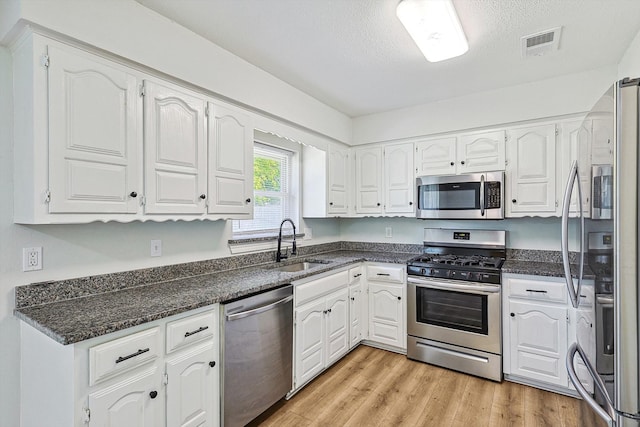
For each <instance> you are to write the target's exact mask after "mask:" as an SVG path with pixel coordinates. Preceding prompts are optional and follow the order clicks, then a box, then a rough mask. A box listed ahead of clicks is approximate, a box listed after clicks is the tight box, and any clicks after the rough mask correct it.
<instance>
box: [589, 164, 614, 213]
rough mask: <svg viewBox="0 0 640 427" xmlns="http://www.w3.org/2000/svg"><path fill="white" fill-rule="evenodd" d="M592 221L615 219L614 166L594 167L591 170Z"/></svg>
mask: <svg viewBox="0 0 640 427" xmlns="http://www.w3.org/2000/svg"><path fill="white" fill-rule="evenodd" d="M591 176H592V177H593V178H592V179H593V185H592V186H591V219H611V218H613V166H611V165H594V166H592V168H591Z"/></svg>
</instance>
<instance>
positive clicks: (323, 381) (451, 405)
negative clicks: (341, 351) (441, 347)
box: [250, 346, 579, 427]
mask: <svg viewBox="0 0 640 427" xmlns="http://www.w3.org/2000/svg"><path fill="white" fill-rule="evenodd" d="M578 405H579V401H578V400H577V399H573V398H571V397H567V396H562V395H559V394H555V393H549V392H545V391H541V390H538V389H535V388H532V387H527V386H523V385H520V384H515V383H511V382H508V381H503V382H502V383H495V382H493V381H488V380H484V379H480V378H476V377H474V376H470V375H465V374H461V373H458V372H454V371H450V370H447V369H442V368H438V367H435V366H431V365H427V364H426V363H419V362H414V361H412V360H409V359H407V358H406V357H405V356H403V355H400V354H395V353H391V352H388V351H384V350H379V349H375V348H371V347H367V346H360V347H358V348H356V349H355V350H354V351H352V352H351V353H350V354H349V355H347V356H346V357H345V358H343V359H342V360H341V361H339V362H338V363H336V364H335V365H334V366H333V367H331V368H330V369H329V370H327V371H326V372H325V373H324V374H322V375H321V376H319V377H318V378H316V379H315V380H314V381H312V382H311V383H310V384H308V385H307V386H306V387H305V388H304V389H302V391H300V392H299V393H298V394H296V395H295V396H294V397H293V398H291V400H289V401H285V400H282V401H281V402H279V403H277V404H276V405H274V407H272V408H271V409H269V411H267V412H266V413H264V414H263V415H261V416H260V417H259V418H258V419H256V420H255V421H254V422H252V423H251V424H250V426H252V427H253V426H278V427H287V426H296V427H306V426H385V427H387V426H437V427H440V426H460V427H462V426H464V427H480V426H490V427H499V426H526V427H529V426H531V427H533V426H541V427H544V426H550V427H551V426H552V427H574V426H575V427H577V426H578V421H577V411H578Z"/></svg>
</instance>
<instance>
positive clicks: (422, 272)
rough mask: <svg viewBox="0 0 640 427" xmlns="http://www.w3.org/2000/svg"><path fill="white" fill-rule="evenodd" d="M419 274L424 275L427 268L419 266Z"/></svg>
mask: <svg viewBox="0 0 640 427" xmlns="http://www.w3.org/2000/svg"><path fill="white" fill-rule="evenodd" d="M420 274H422V275H423V276H425V275H426V274H427V269H426V268H421V269H420Z"/></svg>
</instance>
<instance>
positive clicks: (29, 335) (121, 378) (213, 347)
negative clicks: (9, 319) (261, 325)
mask: <svg viewBox="0 0 640 427" xmlns="http://www.w3.org/2000/svg"><path fill="white" fill-rule="evenodd" d="M218 313H219V309H218V305H214V306H209V307H206V308H203V309H198V310H194V311H192V312H188V313H183V314H179V315H176V316H171V317H169V318H166V319H162V320H156V321H153V322H149V323H147V324H144V325H140V326H136V327H133V328H129V329H127V330H124V331H119V332H114V333H112V334H108V335H104V336H101V337H97V338H92V339H89V340H86V341H82V342H79V343H76V344H71V345H66V346H65V345H61V344H59V343H57V342H55V341H53V340H52V339H51V338H49V337H47V336H46V335H44V334H43V333H41V332H39V331H37V330H35V329H34V328H32V327H31V326H29V325H27V324H25V323H23V324H22V329H21V333H22V340H21V351H22V354H23V356H24V357H23V359H24V360H23V365H22V367H21V369H22V371H21V377H22V380H21V381H22V382H21V387H20V389H21V393H22V394H21V399H22V401H23V408H25V410H23V411H22V414H21V417H22V426H23V427H37V426H42V425H43V424H42V423H43V418H42V414H47V420H46V425H48V426H55V427H57V426H60V427H67V426H76V427H84V426H90V427H96V426H98V427H123V426H125V427H128V426H132V427H134V426H141V427H164V426H167V427H178V426H179V427H195V426H199V427H215V426H218V425H219V424H220V410H219V403H218V402H219V380H218V378H219V374H218V370H219V365H218V360H219V344H218V339H219V338H218V334H217V331H218V328H217V324H218ZM165 331H166V338H165ZM165 342H167V343H178V345H175V346H173V345H168V346H165ZM165 350H166V351H165ZM42 360H46V361H47V363H42ZM26 408H29V410H27V409H26ZM33 408H39V409H40V410H39V411H34V410H33Z"/></svg>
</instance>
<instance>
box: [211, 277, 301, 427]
mask: <svg viewBox="0 0 640 427" xmlns="http://www.w3.org/2000/svg"><path fill="white" fill-rule="evenodd" d="M223 307H224V309H223V310H222V316H223V322H222V324H223V325H224V326H223V328H222V334H223V337H222V340H221V343H222V363H223V367H224V369H223V370H222V421H223V426H224V427H241V426H244V425H246V424H247V423H248V422H250V421H251V420H253V419H254V418H255V417H257V416H258V415H260V414H261V413H262V412H264V411H265V410H266V409H267V408H269V407H270V406H271V405H273V404H274V403H276V402H277V401H278V400H280V399H281V398H282V397H284V396H285V395H286V394H287V393H288V392H289V391H290V390H291V387H292V376H293V371H292V358H293V286H292V285H287V286H285V287H282V288H278V289H275V290H272V291H268V292H265V293H262V294H258V295H254V296H251V297H248V298H243V299H240V300H237V301H233V302H230V303H228V304H224V305H223Z"/></svg>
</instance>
